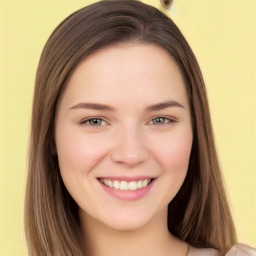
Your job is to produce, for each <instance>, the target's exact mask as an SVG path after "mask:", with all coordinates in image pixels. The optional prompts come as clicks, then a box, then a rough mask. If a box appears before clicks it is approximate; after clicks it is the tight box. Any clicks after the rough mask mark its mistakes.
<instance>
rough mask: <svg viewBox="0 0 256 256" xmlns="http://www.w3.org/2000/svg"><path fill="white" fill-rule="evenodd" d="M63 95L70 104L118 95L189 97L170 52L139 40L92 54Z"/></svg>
mask: <svg viewBox="0 0 256 256" xmlns="http://www.w3.org/2000/svg"><path fill="white" fill-rule="evenodd" d="M115 96H116V97H115ZM168 97H169V98H168ZM63 98H65V99H64V101H65V102H66V103H68V104H71V103H73V102H74V101H81V102H82V101H85V100H86V101H88V100H90V101H95V100H96V101H111V103H115V102H118V99H119V100H121V101H122V102H124V101H126V102H129V101H131V100H135V101H136V100H140V101H143V102H144V103H145V104H147V100H148V101H152V100H155V101H163V100H165V98H166V100H169V99H170V98H176V100H178V99H180V100H182V101H187V95H186V90H185V85H184V81H183V77H182V75H181V72H180V70H179V68H178V66H177V65H176V63H175V62H174V60H173V59H172V57H171V56H170V55H169V54H168V52H167V51H166V50H164V49H163V48H161V47H160V46H156V45H152V44H138V43H136V44H132V43H131V44H127V43H126V44H118V45H113V46H109V47H105V48H103V49H100V50H98V51H96V52H94V53H93V54H91V55H89V56H88V57H87V58H85V60H83V61H82V62H81V63H80V64H79V65H78V67H77V68H76V69H75V71H74V73H73V74H72V76H71V78H70V80H69V81H68V84H67V86H66V88H65V91H64V92H63ZM107 103H109V102H107ZM136 103H137V102H136ZM150 103H151V102H150ZM186 103H187V102H186ZM133 104H135V102H133Z"/></svg>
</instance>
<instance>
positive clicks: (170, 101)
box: [146, 100, 185, 111]
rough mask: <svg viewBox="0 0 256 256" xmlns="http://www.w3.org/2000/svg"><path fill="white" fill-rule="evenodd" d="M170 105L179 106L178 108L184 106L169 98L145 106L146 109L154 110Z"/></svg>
mask: <svg viewBox="0 0 256 256" xmlns="http://www.w3.org/2000/svg"><path fill="white" fill-rule="evenodd" d="M170 107H179V108H185V107H184V106H183V105H181V104H180V103H179V102H177V101H174V100H169V101H165V102H161V103H158V104H154V105H151V106H148V107H147V109H146V110H147V111H156V110H162V109H166V108H170Z"/></svg>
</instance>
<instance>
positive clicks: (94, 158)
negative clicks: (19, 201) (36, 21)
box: [25, 0, 256, 256]
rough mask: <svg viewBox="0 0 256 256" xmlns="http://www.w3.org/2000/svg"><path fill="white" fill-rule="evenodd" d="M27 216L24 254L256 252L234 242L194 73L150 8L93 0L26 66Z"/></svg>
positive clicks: (176, 38) (175, 35)
mask: <svg viewBox="0 0 256 256" xmlns="http://www.w3.org/2000/svg"><path fill="white" fill-rule="evenodd" d="M25 226H26V235H27V242H28V249H29V255H33V256H34V255H54V256H57V255H59V256H64V255H89V256H109V255H111V256H115V255H118V256H126V255H136V256H142V255H147V256H151V255H159V256H187V255H189V256H193V255H225V254H226V255H240V254H239V252H240V253H241V255H242V253H247V255H256V254H255V250H253V249H252V248H249V247H247V246H244V245H236V246H234V247H232V246H233V245H234V244H235V243H236V233H235V228H234V225H233V221H232V217H231V214H230V210H229V207H228V203H227V199H226V195H225V191H224V188H223V184H222V179H221V173H220V170H219V165H218V160H217V156H216V150H215V146H214V140H213V134H212V126H211V120H210V114H209V108H208V102H207V96H206V92H205V86H204V82H203V78H202V75H201V72H200V69H199V66H198V63H197V61H196V58H195V56H194V54H193V52H192V51H191V49H190V47H189V45H188V43H187V42H186V40H185V39H184V37H183V36H182V34H181V32H180V31H179V29H178V28H177V27H176V25H175V24H174V23H173V22H172V21H171V20H170V19H169V18H168V17H166V16H165V15H164V14H162V13H161V12H160V11H158V10H157V9H155V8H153V7H151V6H149V5H146V4H143V3H141V2H138V1H133V0H121V1H116V0H110V1H102V2H98V3H95V4H93V5H90V6H88V7H85V8H83V9H81V10H79V11H77V12H75V13H73V14H72V15H70V16H69V17H68V18H67V19H65V20H64V21H63V22H62V23H61V24H60V25H59V26H58V27H57V28H56V29H55V31H54V32H53V33H52V35H51V36H50V38H49V40H48V42H47V43H46V45H45V48H44V50H43V53H42V56H41V59H40V63H39V67H38V72H37V76H36V85H35V94H34V105H33V114H32V129H31V144H30V157H29V173H28V182H27V191H26V203H25ZM231 247H232V249H230V248H231ZM236 253H237V254H236ZM243 255H244V254H243Z"/></svg>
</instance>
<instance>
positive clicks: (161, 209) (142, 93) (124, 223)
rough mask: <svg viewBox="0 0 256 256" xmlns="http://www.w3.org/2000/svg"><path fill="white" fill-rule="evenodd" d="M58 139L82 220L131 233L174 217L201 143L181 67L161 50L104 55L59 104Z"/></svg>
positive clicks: (74, 80)
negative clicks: (170, 211) (171, 208)
mask: <svg viewBox="0 0 256 256" xmlns="http://www.w3.org/2000/svg"><path fill="white" fill-rule="evenodd" d="M55 140H56V146H57V154H58V160H59V167H60V172H61V176H62V179H63V181H64V184H65V186H66V188H67V190H68V191H69V193H70V194H71V196H72V197H73V199H74V200H75V201H76V203H77V204H78V206H79V208H80V217H81V218H82V219H85V220H87V221H88V220H89V219H91V220H92V219H93V220H94V221H95V220H96V221H97V222H99V223H101V224H106V225H107V226H109V227H112V228H114V229H118V230H131V229H137V228H140V227H142V226H143V225H146V224H147V223H149V222H150V221H152V220H153V219H155V218H157V217H158V216H163V214H167V207H168V204H169V202H170V201H171V200H172V199H173V198H174V196H175V195H176V194H177V192H178V191H179V189H180V187H181V185H182V183H183V181H184V179H185V176H186V173H187V169H188V164H189V158H190V151H191V146H192V140H193V134H192V127H191V117H190V108H189V101H188V97H187V94H186V90H185V85H184V81H183V78H182V75H181V73H180V71H179V69H178V67H177V66H176V64H175V63H174V61H173V60H172V58H171V57H170V56H169V55H168V53H167V52H165V50H163V49H162V48H160V47H158V46H155V45H148V44H119V45H115V46H110V47H107V48H104V49H101V50H99V51H96V52H95V53H93V54H92V55H90V56H89V57H87V58H86V59H85V60H84V61H83V62H82V63H81V64H80V65H79V66H78V67H77V68H76V70H75V72H74V73H73V75H72V76H71V79H70V80H69V82H68V84H67V87H66V88H65V90H64V92H63V94H62V96H61V98H60V100H59V102H58V105H57V112H56V120H55Z"/></svg>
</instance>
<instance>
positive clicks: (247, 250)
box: [188, 244, 256, 256]
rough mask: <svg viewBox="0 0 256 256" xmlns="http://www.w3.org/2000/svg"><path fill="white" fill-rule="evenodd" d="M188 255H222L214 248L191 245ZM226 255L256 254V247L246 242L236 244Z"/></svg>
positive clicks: (248, 255)
mask: <svg viewBox="0 0 256 256" xmlns="http://www.w3.org/2000/svg"><path fill="white" fill-rule="evenodd" d="M188 256H221V255H220V253H219V252H218V251H216V250H214V249H198V248H194V247H192V246H189V252H188ZM225 256H256V248H253V247H250V246H248V245H245V244H236V245H234V246H233V247H232V248H231V249H230V250H229V251H228V252H227V253H226V254H225Z"/></svg>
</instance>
